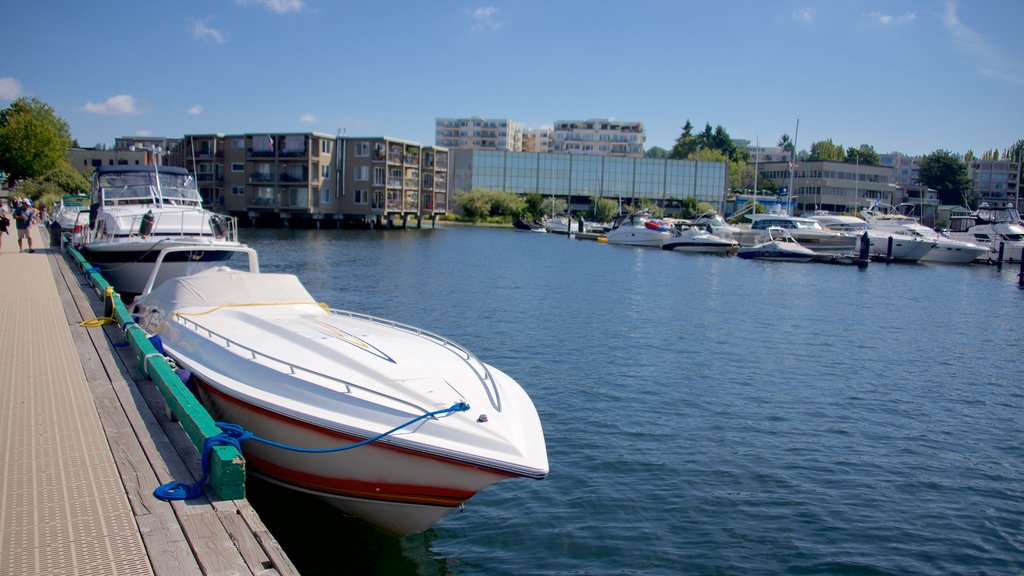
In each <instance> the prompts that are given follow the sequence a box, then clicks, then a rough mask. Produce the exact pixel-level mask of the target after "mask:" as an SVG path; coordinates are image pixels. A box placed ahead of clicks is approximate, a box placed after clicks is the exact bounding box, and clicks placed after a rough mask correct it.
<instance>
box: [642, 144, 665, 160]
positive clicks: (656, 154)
mask: <svg viewBox="0 0 1024 576" xmlns="http://www.w3.org/2000/svg"><path fill="white" fill-rule="evenodd" d="M668 157H669V151H668V150H665V149H664V148H661V147H658V146H654V147H652V148H648V149H647V151H646V152H644V158H668Z"/></svg>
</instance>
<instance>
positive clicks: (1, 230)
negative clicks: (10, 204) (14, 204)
mask: <svg viewBox="0 0 1024 576" xmlns="http://www.w3.org/2000/svg"><path fill="white" fill-rule="evenodd" d="M10 225H11V219H10V218H8V217H7V206H4V204H3V202H0V248H3V247H4V234H8V232H7V227H8V226H10Z"/></svg>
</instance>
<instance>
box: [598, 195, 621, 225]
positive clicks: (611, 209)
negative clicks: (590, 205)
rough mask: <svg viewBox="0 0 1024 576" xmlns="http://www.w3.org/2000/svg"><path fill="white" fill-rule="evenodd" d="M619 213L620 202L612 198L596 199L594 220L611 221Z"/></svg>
mask: <svg viewBox="0 0 1024 576" xmlns="http://www.w3.org/2000/svg"><path fill="white" fill-rule="evenodd" d="M618 215H619V203H618V202H616V201H615V200H612V199H611V198H596V199H594V220H596V221H598V222H610V221H611V220H612V218H615V217H616V216H618Z"/></svg>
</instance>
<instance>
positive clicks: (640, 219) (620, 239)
mask: <svg viewBox="0 0 1024 576" xmlns="http://www.w3.org/2000/svg"><path fill="white" fill-rule="evenodd" d="M673 236H674V235H673V233H672V228H671V227H670V226H669V225H667V224H665V223H664V222H662V221H660V220H658V219H656V218H652V217H651V215H650V214H645V213H642V212H636V213H633V214H626V215H622V216H619V217H618V218H616V219H615V222H613V223H612V229H611V230H609V231H608V234H607V235H606V240H607V241H608V244H626V245H629V246H652V247H655V248H660V247H661V245H662V244H664V243H665V242H667V241H669V240H671V239H672V237H673Z"/></svg>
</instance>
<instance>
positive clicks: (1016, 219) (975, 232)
mask: <svg viewBox="0 0 1024 576" xmlns="http://www.w3.org/2000/svg"><path fill="white" fill-rule="evenodd" d="M949 236H950V237H951V238H953V239H955V240H963V241H965V242H973V243H975V244H978V245H979V246H982V247H985V248H987V249H988V252H987V253H986V254H985V255H984V256H982V257H981V258H980V260H984V261H988V262H997V261H998V260H999V254H1000V248H1002V254H1003V260H1005V261H1008V262H1016V261H1020V259H1021V257H1022V252H1021V250H1024V226H1022V225H1021V219H1020V212H1018V211H1017V208H1016V207H1015V206H1014V205H1013V204H1012V203H1009V202H1007V203H1005V204H1001V205H990V204H982V205H981V208H979V209H978V210H976V211H975V212H974V213H972V214H971V215H970V216H961V217H951V218H950V232H949Z"/></svg>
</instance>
